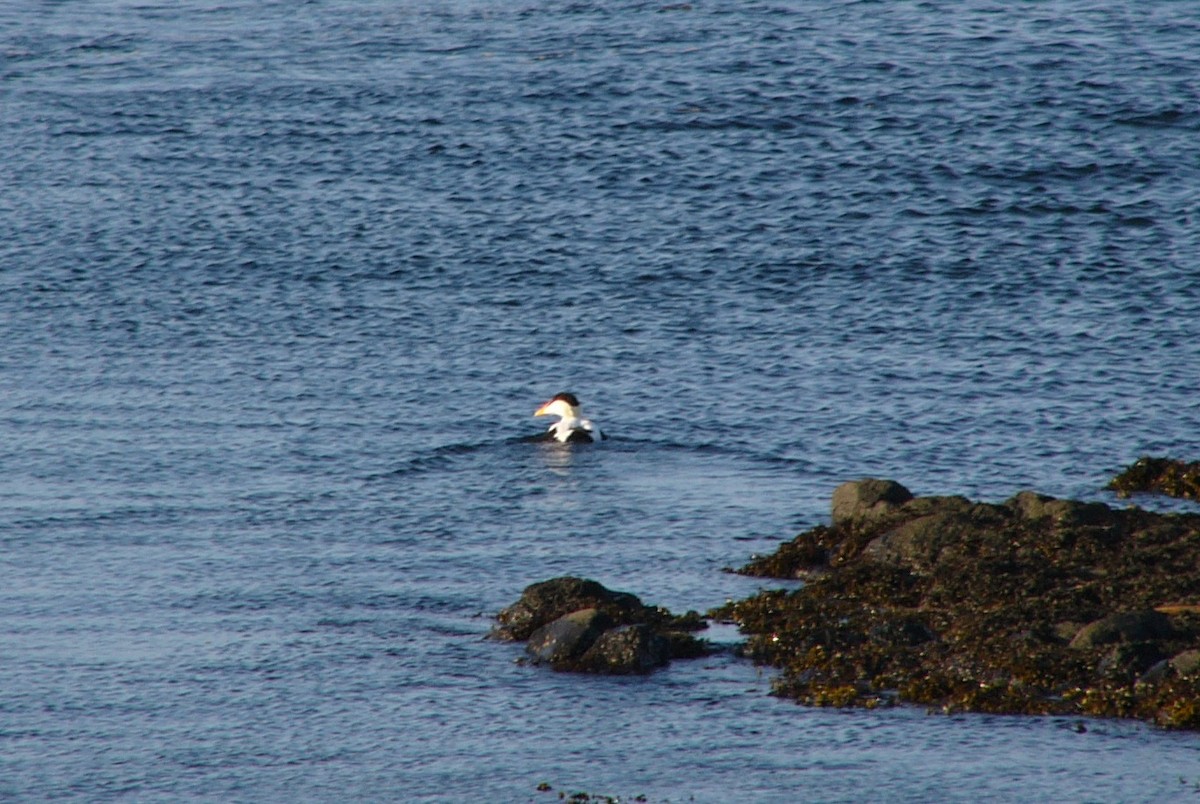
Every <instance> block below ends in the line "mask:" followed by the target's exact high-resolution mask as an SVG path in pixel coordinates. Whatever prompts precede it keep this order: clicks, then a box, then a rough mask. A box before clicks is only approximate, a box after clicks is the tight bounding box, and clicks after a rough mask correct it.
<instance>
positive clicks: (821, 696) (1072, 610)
mask: <svg viewBox="0 0 1200 804" xmlns="http://www.w3.org/2000/svg"><path fill="white" fill-rule="evenodd" d="M832 508H833V516H832V524H831V525H830V526H828V527H816V528H812V529H811V530H808V531H805V532H804V533H801V534H800V535H798V536H797V537H795V538H794V539H792V540H791V541H790V542H785V543H783V544H782V545H780V548H779V550H777V551H776V552H775V553H773V554H771V555H769V556H765V557H762V558H758V559H755V560H754V561H752V562H751V563H750V564H748V565H747V566H745V567H743V568H742V569H741V570H739V572H742V573H745V574H748V575H756V576H761V577H777V578H797V577H803V578H806V579H807V583H806V584H805V585H804V586H803V587H802V588H800V589H797V590H795V591H793V592H783V591H767V592H762V593H760V594H758V595H755V596H753V597H751V598H749V599H747V600H743V601H740V602H736V603H731V604H728V605H726V606H724V607H722V608H721V609H719V610H716V611H714V612H711V615H712V616H714V617H718V618H722V619H728V620H731V621H733V622H736V623H737V624H738V625H739V626H740V627H741V629H742V630H743V631H744V632H745V633H747V634H749V635H750V638H749V641H748V643H747V645H746V653H747V655H749V656H750V657H752V658H753V659H754V660H755V661H757V662H760V663H763V664H769V665H773V666H775V667H778V668H780V669H781V671H782V672H781V674H780V676H779V678H778V679H777V681H776V684H775V692H776V693H777V694H778V695H781V696H785V697H790V698H794V699H796V700H798V701H800V702H803V703H807V704H814V705H838V706H849V705H859V706H877V705H880V704H885V703H891V702H893V701H902V702H909V703H914V704H924V705H927V706H932V707H937V708H939V709H942V710H945V711H973V712H993V713H1012V714H1018V713H1019V714H1059V715H1092V716H1109V717H1131V718H1140V719H1144V720H1147V721H1150V722H1153V723H1156V724H1157V725H1159V726H1162V727H1165V728H1179V729H1200V515H1197V514H1157V513H1152V512H1149V511H1144V510H1141V509H1138V508H1130V509H1124V510H1116V509H1113V508H1110V507H1109V506H1107V505H1104V504H1102V503H1081V502H1076V501H1072V500H1057V499H1054V498H1051V497H1046V496H1044V495H1040V494H1035V493H1033V492H1028V491H1027V492H1022V493H1020V494H1018V495H1016V496H1015V497H1013V498H1012V499H1010V500H1008V501H1006V502H1004V503H999V504H988V503H979V502H972V501H970V500H967V499H966V498H963V497H914V496H913V495H912V494H910V493H909V492H908V490H907V489H905V488H904V487H903V486H901V485H900V484H899V483H895V482H893V481H889V480H878V479H867V480H862V481H856V482H851V483H846V484H843V485H842V486H840V487H839V488H838V489H837V490H836V491H835V492H834V495H833V505H832Z"/></svg>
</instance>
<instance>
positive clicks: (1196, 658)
mask: <svg viewBox="0 0 1200 804" xmlns="http://www.w3.org/2000/svg"><path fill="white" fill-rule="evenodd" d="M1170 661H1171V667H1172V668H1173V669H1174V670H1175V672H1176V673H1178V674H1179V675H1181V676H1194V675H1200V650H1194V649H1193V650H1185V651H1183V652H1182V653H1177V654H1175V655H1174V656H1172V657H1171V660H1170Z"/></svg>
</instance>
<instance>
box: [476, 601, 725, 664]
mask: <svg viewBox="0 0 1200 804" xmlns="http://www.w3.org/2000/svg"><path fill="white" fill-rule="evenodd" d="M496 620H497V625H496V626H495V627H494V628H493V629H492V634H491V635H492V637H493V638H494V639H502V640H516V641H519V640H523V639H527V640H528V642H527V644H526V646H525V652H526V653H527V654H528V655H529V659H530V661H531V662H532V663H533V664H547V665H549V666H550V667H552V668H553V669H555V670H562V671H574V672H584V673H608V674H629V673H648V672H650V671H651V670H653V669H654V668H656V667H662V666H663V665H666V664H667V663H668V662H670V660H671V659H685V658H693V657H696V656H703V655H704V654H705V653H706V652H707V650H706V643H705V642H704V641H703V640H700V639H697V638H696V637H694V636H692V634H691V633H690V632H692V631H697V630H700V629H702V628H704V627H705V626H706V624H705V622H704V620H703V619H702V618H701V617H700V615H699V614H697V613H696V612H694V611H692V612H688V613H687V614H684V615H681V616H678V617H677V616H675V615H672V614H671V613H670V612H669V611H667V610H666V609H662V608H655V607H653V606H646V605H644V604H643V603H642V601H641V600H639V599H638V598H637V596H636V595H631V594H629V593H628V592H614V591H612V590H610V589H608V588H606V587H605V586H603V585H601V584H599V583H597V582H596V581H592V580H587V579H585V578H574V577H563V578H553V579H551V580H549V581H542V582H541V583H535V584H532V585H531V586H528V587H526V589H525V591H524V593H523V594H522V595H521V599H520V600H518V601H517V602H516V603H514V604H513V605H511V606H509V607H508V608H506V609H504V610H503V611H501V612H500V613H499V614H498V615H497V616H496Z"/></svg>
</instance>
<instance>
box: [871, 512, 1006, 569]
mask: <svg viewBox="0 0 1200 804" xmlns="http://www.w3.org/2000/svg"><path fill="white" fill-rule="evenodd" d="M948 499H949V501H950V502H949V503H948V504H947V507H948V509H949V510H945V511H940V512H937V513H932V514H928V515H926V516H922V517H919V518H917V519H912V520H909V521H908V522H904V523H903V524H901V525H899V526H897V527H896V528H894V529H893V530H890V531H888V532H887V533H885V534H883V535H882V536H878V537H876V538H875V539H872V540H871V541H870V542H869V543H868V544H867V546H866V548H864V549H863V556H864V557H866V558H868V559H870V560H872V561H880V562H884V563H888V564H896V565H899V566H902V567H907V568H908V569H911V570H912V571H914V572H917V573H928V572H929V571H930V570H932V569H933V567H934V566H935V565H936V564H937V563H938V561H939V560H941V559H942V558H943V557H945V556H949V555H957V554H959V553H961V551H962V550H963V548H964V545H966V544H968V543H971V542H974V541H977V540H978V536H979V534H980V533H981V532H983V531H985V530H987V529H988V528H994V527H996V526H997V525H1001V524H1003V519H1004V518H1003V517H1002V516H1001V515H1000V514H999V513H998V509H997V508H996V507H995V506H990V505H984V504H976V505H971V506H967V507H965V508H964V507H961V506H960V505H958V503H957V500H956V499H955V498H948Z"/></svg>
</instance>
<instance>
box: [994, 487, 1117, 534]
mask: <svg viewBox="0 0 1200 804" xmlns="http://www.w3.org/2000/svg"><path fill="white" fill-rule="evenodd" d="M1005 504H1006V505H1007V506H1008V507H1009V508H1010V509H1012V510H1013V511H1014V512H1015V513H1016V514H1017V515H1018V516H1021V517H1022V518H1024V519H1028V520H1031V521H1032V520H1038V519H1049V520H1050V521H1051V522H1053V523H1054V524H1055V525H1060V526H1084V527H1088V526H1091V527H1097V526H1103V525H1111V524H1112V523H1113V521H1114V519H1115V517H1114V515H1113V510H1112V509H1111V508H1109V507H1108V506H1107V505H1105V504H1104V503H1099V502H1093V503H1085V502H1079V501H1077V500H1059V499H1055V498H1054V497H1048V496H1046V495H1045V494H1038V493H1037V492H1033V491H1022V492H1020V493H1018V494H1017V495H1016V496H1015V497H1013V498H1012V499H1011V500H1009V501H1008V502H1007V503H1005Z"/></svg>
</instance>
